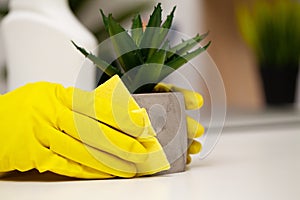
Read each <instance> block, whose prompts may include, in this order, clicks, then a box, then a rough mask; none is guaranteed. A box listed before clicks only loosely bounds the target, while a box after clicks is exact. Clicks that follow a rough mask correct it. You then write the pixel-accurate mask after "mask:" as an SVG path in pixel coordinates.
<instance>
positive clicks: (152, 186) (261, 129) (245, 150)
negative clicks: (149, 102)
mask: <svg viewBox="0 0 300 200" xmlns="http://www.w3.org/2000/svg"><path fill="white" fill-rule="evenodd" d="M272 116H275V118H274V120H273V121H272V120H271V121H270V120H267V122H268V123H265V124H264V123H261V121H260V120H259V122H260V123H257V117H255V116H254V117H251V118H248V120H247V121H248V122H249V120H250V121H251V119H256V120H254V121H253V123H248V124H245V125H244V126H243V124H241V123H227V124H229V125H228V127H227V128H225V129H224V132H223V134H222V136H221V138H220V140H219V142H218V144H217V145H216V147H215V149H214V151H213V152H212V153H211V154H210V155H209V156H208V157H207V158H205V159H204V160H199V159H197V158H194V160H193V162H192V164H191V165H190V166H189V168H188V170H187V171H186V172H184V173H178V174H171V175H165V176H155V177H143V178H135V179H113V180H89V181H74V180H64V179H62V180H60V181H58V180H59V179H61V178H59V177H53V176H52V178H51V180H52V181H49V180H48V181H45V179H46V176H44V177H39V176H38V177H35V175H32V174H27V175H22V176H17V177H14V178H10V179H4V180H0V199H1V200H7V199H18V200H19V199H22V200H26V199H28V200H29V199H30V200H34V199H44V200H47V199H72V200H76V199H130V200H132V199H139V200H147V199H155V200H160V199H164V200H166V199H170V200H174V199H200V200H221V199H224V200H227V199H230V200H248V199H249V200H269V199H270V200H283V199H287V200H296V199H297V200H298V199H300V115H293V117H292V118H291V119H290V118H289V117H288V116H291V115H287V114H285V115H281V117H283V118H284V119H290V120H278V119H280V118H281V117H279V118H278V115H272ZM284 116H287V118H286V117H284ZM269 117H270V116H268V119H269ZM276 119H277V120H276ZM272 122H274V123H272ZM50 177H51V176H50ZM53 180H54V181H53Z"/></svg>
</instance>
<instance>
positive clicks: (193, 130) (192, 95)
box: [154, 83, 204, 164]
mask: <svg viewBox="0 0 300 200" xmlns="http://www.w3.org/2000/svg"><path fill="white" fill-rule="evenodd" d="M154 91H155V92H180V93H182V94H183V96H184V101H185V108H186V109H187V110H195V109H199V108H201V107H202V105H203V97H202V96H201V95H200V94H199V93H197V92H194V91H191V90H186V89H183V88H179V87H176V86H174V85H172V84H166V83H158V84H157V85H156V86H155V88H154ZM186 121H187V132H188V140H189V141H188V145H189V147H188V155H187V161H186V163H187V164H189V163H191V156H190V154H197V153H199V152H200V151H201V148H202V145H201V143H200V142H198V141H197V140H195V139H196V138H199V137H201V136H202V135H203V134H204V127H203V126H202V125H201V124H199V123H198V122H197V121H196V120H194V119H193V118H191V117H190V116H187V118H186Z"/></svg>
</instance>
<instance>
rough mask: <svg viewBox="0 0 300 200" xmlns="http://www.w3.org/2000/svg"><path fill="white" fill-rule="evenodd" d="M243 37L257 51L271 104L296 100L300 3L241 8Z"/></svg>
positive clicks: (260, 4)
mask: <svg viewBox="0 0 300 200" xmlns="http://www.w3.org/2000/svg"><path fill="white" fill-rule="evenodd" d="M237 14H238V15H237V16H238V22H239V26H240V30H241V33H242V36H243V37H244V39H245V41H246V42H247V43H248V44H249V46H251V48H252V50H253V51H254V53H255V55H256V57H257V62H258V65H259V67H260V72H261V77H262V81H263V86H264V91H265V96H266V102H267V104H268V105H282V104H291V103H293V102H294V100H295V91H296V80H297V74H298V71H299V56H300V23H299V22H300V4H299V2H296V1H290V0H289V1H281V0H278V1H275V2H273V3H270V2H265V1H257V2H256V3H255V4H254V6H253V9H248V8H246V7H244V6H241V7H239V9H238V12H237Z"/></svg>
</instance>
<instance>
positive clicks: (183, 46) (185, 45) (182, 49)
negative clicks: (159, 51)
mask: <svg viewBox="0 0 300 200" xmlns="http://www.w3.org/2000/svg"><path fill="white" fill-rule="evenodd" d="M207 35H208V32H207V33H204V34H202V35H199V34H197V35H196V36H195V37H193V38H191V39H189V40H186V41H183V42H182V43H180V44H178V45H176V46H174V47H172V48H171V49H170V51H169V52H168V54H167V58H168V59H169V60H172V58H171V57H172V56H173V55H174V54H177V55H183V54H185V53H187V52H188V51H189V50H191V49H192V48H194V47H195V46H196V45H197V44H198V43H199V42H201V41H202V40H203V39H204V38H206V36H207Z"/></svg>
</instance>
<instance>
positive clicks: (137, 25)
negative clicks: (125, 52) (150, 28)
mask: <svg viewBox="0 0 300 200" xmlns="http://www.w3.org/2000/svg"><path fill="white" fill-rule="evenodd" d="M142 36H143V23H142V19H141V16H140V15H139V14H138V15H136V16H135V17H134V18H133V20H132V25H131V37H132V39H133V40H134V42H135V44H136V45H137V46H139V45H140V41H141V38H142Z"/></svg>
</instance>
